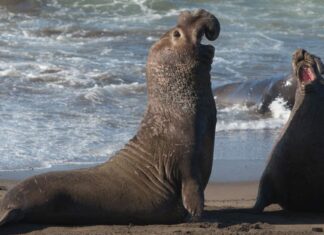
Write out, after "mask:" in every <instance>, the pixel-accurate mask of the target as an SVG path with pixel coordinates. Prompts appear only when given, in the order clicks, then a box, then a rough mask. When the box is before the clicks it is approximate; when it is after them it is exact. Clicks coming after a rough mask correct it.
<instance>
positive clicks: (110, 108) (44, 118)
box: [0, 0, 324, 181]
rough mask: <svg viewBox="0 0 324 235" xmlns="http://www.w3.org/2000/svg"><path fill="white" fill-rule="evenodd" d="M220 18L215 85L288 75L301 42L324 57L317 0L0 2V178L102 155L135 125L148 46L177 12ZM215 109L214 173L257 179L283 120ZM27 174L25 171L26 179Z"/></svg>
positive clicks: (274, 109) (322, 16) (219, 177)
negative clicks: (202, 12)
mask: <svg viewBox="0 0 324 235" xmlns="http://www.w3.org/2000/svg"><path fill="white" fill-rule="evenodd" d="M197 8H204V9H206V10H208V11H210V12H212V13H213V14H215V16H217V18H218V19H219V21H220V24H221V34H220V37H219V39H218V40H217V41H215V42H213V43H212V44H213V45H214V46H215V48H216V52H215V58H214V62H213V68H212V71H211V77H212V84H213V87H216V86H220V85H223V84H226V83H230V82H237V81H247V80H255V79H267V78H278V77H284V76H286V75H288V74H289V73H290V70H291V66H290V63H291V55H292V53H293V51H294V50H295V49H297V48H300V47H302V48H305V49H306V50H308V51H310V52H311V53H314V54H316V55H318V56H320V57H322V58H324V2H323V1H322V0H307V1H306V0H304V1H301V0H280V1H279V0H272V1H258V0H237V1H229V0H217V1H215V0H201V1H193V0H186V1H179V0H167V1H165V0H164V1H162V0H127V1H126V0H120V1H118V0H78V1H77V0H75V1H73V0H14V1H10V0H7V1H6V0H1V1H0V32H1V33H0V177H2V178H6V177H9V178H10V177H11V178H15V176H16V177H17V175H20V177H22V175H24V174H20V173H19V172H27V173H26V174H25V175H28V174H33V173H38V172H44V171H51V170H56V169H68V168H69V169H70V168H80V167H84V166H89V165H95V164H99V163H102V162H104V161H106V160H107V159H109V157H110V156H112V155H113V154H114V152H115V151H117V150H118V149H120V148H121V147H123V145H124V144H126V143H127V141H128V139H130V138H131V137H132V136H133V135H134V134H135V133H136V131H137V128H138V125H139V122H140V120H141V118H142V116H143V112H144V110H145V107H146V83H145V63H146V58H147V53H148V49H149V48H150V46H151V45H152V44H153V43H154V42H155V41H156V40H158V39H159V37H160V36H161V35H162V34H163V33H164V32H165V31H166V30H168V29H169V28H171V27H173V26H174V25H175V24H176V19H177V15H178V14H179V12H180V11H182V10H191V9H197ZM289 112H290V111H289V110H288V109H287V108H286V107H285V103H284V102H283V101H282V100H280V99H277V100H276V101H274V102H273V104H271V113H270V114H268V115H266V116H264V115H263V116H262V115H259V114H256V113H255V112H254V110H253V107H252V108H247V107H244V106H235V105H234V106H232V107H225V108H219V109H218V123H217V127H216V140H215V151H214V166H213V172H212V177H211V180H213V181H238V180H240V181H242V180H258V179H259V177H260V175H261V173H262V170H263V168H264V166H265V163H266V160H267V157H268V155H269V153H270V151H271V148H272V146H273V144H274V142H275V140H276V138H277V136H278V133H279V132H280V128H282V126H283V125H284V123H285V122H286V121H287V119H288V116H289ZM25 175H24V176H25Z"/></svg>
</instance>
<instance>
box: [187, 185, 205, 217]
mask: <svg viewBox="0 0 324 235" xmlns="http://www.w3.org/2000/svg"><path fill="white" fill-rule="evenodd" d="M182 202H183V205H184V207H185V208H186V210H187V211H188V212H189V213H190V215H191V220H192V221H196V220H199V219H200V217H201V214H202V212H203V209H204V193H203V192H202V190H201V187H200V186H199V184H198V183H197V182H196V181H195V180H190V181H184V182H183V183H182Z"/></svg>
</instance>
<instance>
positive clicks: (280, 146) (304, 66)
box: [254, 49, 324, 212]
mask: <svg viewBox="0 0 324 235" xmlns="http://www.w3.org/2000/svg"><path fill="white" fill-rule="evenodd" d="M292 67H293V72H294V75H295V79H296V82H297V90H296V98H295V104H294V107H293V109H292V112H291V114H290V117H289V120H288V122H287V123H286V125H285V127H284V129H283V130H282V132H281V134H280V137H279V140H278V141H277V143H276V145H275V146H274V148H273V150H272V153H271V155H270V159H269V162H268V165H267V167H266V169H265V171H264V173H263V175H262V178H261V181H260V185H259V193H258V197H257V201H256V204H255V206H254V211H257V212H261V211H262V210H263V209H264V208H265V207H266V206H268V205H270V204H271V203H278V204H279V205H280V206H281V207H283V208H284V209H287V210H293V211H311V212H324V182H323V179H324V138H323V137H324V134H323V133H324V105H323V104H324V77H323V76H322V75H321V71H323V70H322V69H323V64H322V62H321V60H320V59H319V58H317V57H316V56H314V55H311V54H309V53H308V52H306V51H305V50H302V49H299V50H297V51H296V52H295V53H294V55H293V61H292Z"/></svg>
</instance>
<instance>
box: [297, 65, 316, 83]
mask: <svg viewBox="0 0 324 235" xmlns="http://www.w3.org/2000/svg"><path fill="white" fill-rule="evenodd" d="M300 76H301V77H300V79H301V80H302V81H304V82H310V81H314V80H315V78H314V74H313V72H312V70H311V69H310V68H307V67H302V68H301V73H300Z"/></svg>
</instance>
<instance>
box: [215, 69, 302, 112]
mask: <svg viewBox="0 0 324 235" xmlns="http://www.w3.org/2000/svg"><path fill="white" fill-rule="evenodd" d="M296 85H297V83H296V80H295V79H294V78H293V76H292V75H289V76H286V77H281V78H269V79H263V80H253V81H246V82H235V83H229V84H225V85H223V86H219V87H216V88H215V89H214V95H215V97H216V102H217V104H218V105H220V106H224V107H226V106H229V105H235V104H240V105H244V106H248V107H251V106H255V107H256V110H257V112H259V113H261V114H264V113H267V112H269V111H270V109H269V106H270V104H271V103H272V102H273V101H274V100H275V99H277V98H282V99H283V100H284V101H285V102H286V105H287V107H288V108H290V109H291V108H292V107H293V105H294V102H295V92H296Z"/></svg>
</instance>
